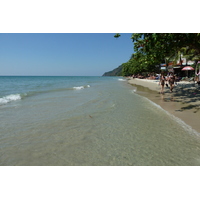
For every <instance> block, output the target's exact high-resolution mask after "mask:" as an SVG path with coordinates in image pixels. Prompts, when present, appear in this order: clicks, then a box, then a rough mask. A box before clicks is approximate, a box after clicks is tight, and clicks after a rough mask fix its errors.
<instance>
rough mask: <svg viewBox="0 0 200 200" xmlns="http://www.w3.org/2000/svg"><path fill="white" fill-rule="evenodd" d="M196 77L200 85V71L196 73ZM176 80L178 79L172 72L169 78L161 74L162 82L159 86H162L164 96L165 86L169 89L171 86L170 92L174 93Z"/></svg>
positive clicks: (161, 90)
mask: <svg viewBox="0 0 200 200" xmlns="http://www.w3.org/2000/svg"><path fill="white" fill-rule="evenodd" d="M196 75H197V83H200V71H199V72H198V73H196ZM175 80H176V77H175V75H174V73H173V72H171V73H170V74H169V75H168V76H167V77H165V75H164V74H161V76H160V81H159V85H161V89H160V93H161V94H164V86H165V85H166V86H167V87H169V86H170V92H173V89H174V84H175ZM167 82H168V83H167ZM168 84H169V85H168Z"/></svg>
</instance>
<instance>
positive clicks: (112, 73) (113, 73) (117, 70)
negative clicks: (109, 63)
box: [103, 65, 122, 76]
mask: <svg viewBox="0 0 200 200" xmlns="http://www.w3.org/2000/svg"><path fill="white" fill-rule="evenodd" d="M121 75H122V65H120V66H119V67H117V68H115V69H113V70H112V71H109V72H105V73H104V74H103V76H121Z"/></svg>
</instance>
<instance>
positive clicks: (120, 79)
mask: <svg viewBox="0 0 200 200" xmlns="http://www.w3.org/2000/svg"><path fill="white" fill-rule="evenodd" d="M118 81H126V79H122V78H119V79H118Z"/></svg>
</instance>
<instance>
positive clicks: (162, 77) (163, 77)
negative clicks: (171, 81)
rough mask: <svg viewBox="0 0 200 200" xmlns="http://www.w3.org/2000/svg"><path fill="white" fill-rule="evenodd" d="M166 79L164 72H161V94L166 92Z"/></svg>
mask: <svg viewBox="0 0 200 200" xmlns="http://www.w3.org/2000/svg"><path fill="white" fill-rule="evenodd" d="M165 81H166V79H165V76H164V74H161V76H160V81H159V85H161V89H160V93H161V94H164V86H165Z"/></svg>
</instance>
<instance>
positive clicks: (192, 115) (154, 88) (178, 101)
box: [128, 78, 200, 133]
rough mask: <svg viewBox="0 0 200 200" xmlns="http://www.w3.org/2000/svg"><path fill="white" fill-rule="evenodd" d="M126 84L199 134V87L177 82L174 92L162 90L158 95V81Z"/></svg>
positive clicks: (192, 83) (131, 80)
mask: <svg viewBox="0 0 200 200" xmlns="http://www.w3.org/2000/svg"><path fill="white" fill-rule="evenodd" d="M128 83H129V84H131V85H133V86H134V87H136V93H137V94H139V95H142V96H145V97H147V98H148V99H150V100H151V101H153V102H154V103H156V104H158V105H160V106H161V107H162V108H163V109H164V110H166V111H167V112H169V113H170V114H172V115H174V116H175V117H178V118H179V119H181V120H182V121H183V122H185V123H186V124H187V125H189V126H190V127H191V128H192V129H194V130H196V131H197V132H198V133H200V124H199V120H200V86H198V85H197V84H194V82H186V81H182V82H178V85H177V86H175V88H174V91H173V92H172V93H170V90H169V87H166V86H165V88H164V91H165V93H164V94H159V92H160V85H158V83H159V81H158V80H148V79H137V78H134V79H132V78H131V79H128Z"/></svg>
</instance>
